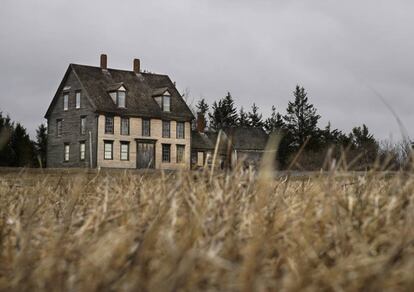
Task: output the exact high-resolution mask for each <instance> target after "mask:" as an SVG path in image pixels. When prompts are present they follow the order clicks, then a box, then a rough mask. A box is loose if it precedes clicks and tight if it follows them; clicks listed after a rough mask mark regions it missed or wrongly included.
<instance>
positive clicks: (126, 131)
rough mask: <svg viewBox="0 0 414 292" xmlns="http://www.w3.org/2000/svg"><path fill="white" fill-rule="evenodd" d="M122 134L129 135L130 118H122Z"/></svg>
mask: <svg viewBox="0 0 414 292" xmlns="http://www.w3.org/2000/svg"><path fill="white" fill-rule="evenodd" d="M121 135H129V118H121Z"/></svg>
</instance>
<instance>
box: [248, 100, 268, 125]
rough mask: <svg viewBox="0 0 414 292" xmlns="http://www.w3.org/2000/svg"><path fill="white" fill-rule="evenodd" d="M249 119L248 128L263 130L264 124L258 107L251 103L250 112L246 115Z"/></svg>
mask: <svg viewBox="0 0 414 292" xmlns="http://www.w3.org/2000/svg"><path fill="white" fill-rule="evenodd" d="M247 116H248V118H249V126H250V127H253V128H263V126H264V123H263V119H262V114H259V107H258V106H257V105H256V104H255V103H253V105H252V110H251V111H250V112H249V113H248V114H247Z"/></svg>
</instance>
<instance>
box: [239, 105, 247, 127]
mask: <svg viewBox="0 0 414 292" xmlns="http://www.w3.org/2000/svg"><path fill="white" fill-rule="evenodd" d="M238 126H240V127H248V126H249V119H248V116H247V113H246V112H245V111H244V109H243V107H241V108H240V111H239V119H238Z"/></svg>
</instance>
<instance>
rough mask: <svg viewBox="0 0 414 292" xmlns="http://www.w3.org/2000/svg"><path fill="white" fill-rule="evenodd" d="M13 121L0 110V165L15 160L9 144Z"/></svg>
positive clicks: (5, 164) (8, 163) (7, 164)
mask: <svg viewBox="0 0 414 292" xmlns="http://www.w3.org/2000/svg"><path fill="white" fill-rule="evenodd" d="M13 131H14V123H13V122H12V121H11V119H10V117H9V116H8V115H7V116H5V117H4V116H3V113H2V112H0V166H11V165H12V164H13V161H14V160H15V153H14V151H13V149H12V146H11V138H12V135H13Z"/></svg>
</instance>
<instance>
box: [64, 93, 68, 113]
mask: <svg viewBox="0 0 414 292" xmlns="http://www.w3.org/2000/svg"><path fill="white" fill-rule="evenodd" d="M68 108H69V93H64V94H63V110H64V111H67V110H68Z"/></svg>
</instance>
